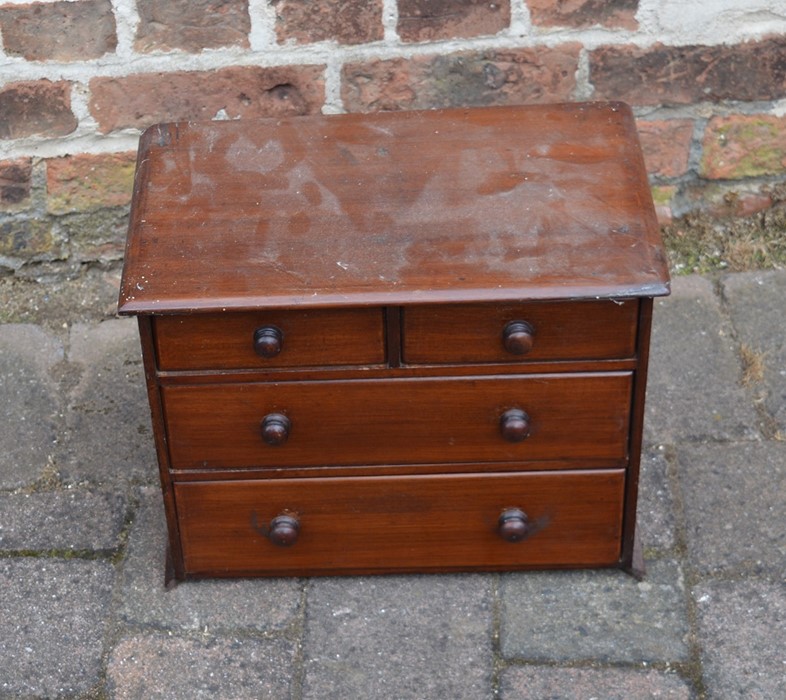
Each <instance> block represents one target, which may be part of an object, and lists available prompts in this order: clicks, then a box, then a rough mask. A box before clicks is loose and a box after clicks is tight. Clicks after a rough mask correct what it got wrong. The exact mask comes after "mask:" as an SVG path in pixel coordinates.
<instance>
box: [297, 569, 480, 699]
mask: <svg viewBox="0 0 786 700" xmlns="http://www.w3.org/2000/svg"><path fill="white" fill-rule="evenodd" d="M491 580H492V579H491V577H490V576H486V575H443V576H378V577H362V578H358V577H352V578H328V579H313V580H312V581H311V582H310V584H309V591H308V605H307V608H306V610H307V614H306V635H305V640H304V644H303V648H304V654H305V658H306V660H307V661H306V665H305V680H304V688H303V697H304V698H315V699H316V698H318V699H319V700H326V699H328V698H335V699H336V700H344V699H345V698H397V700H404V699H405V698H417V699H418V700H430V699H432V698H434V699H436V698H439V699H440V700H442V699H443V698H451V699H452V700H453V699H455V700H458V699H459V698H471V699H472V700H479V699H480V698H490V697H491V692H492V689H491V674H492V667H493V658H492V648H491V635H492V599H491V590H490V588H491Z"/></svg>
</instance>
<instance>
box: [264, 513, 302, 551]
mask: <svg viewBox="0 0 786 700" xmlns="http://www.w3.org/2000/svg"><path fill="white" fill-rule="evenodd" d="M299 534H300V521H299V520H298V519H297V518H296V517H295V516H293V515H277V516H276V517H275V518H273V519H272V520H271V521H270V530H269V531H268V535H267V536H268V539H269V540H270V541H271V542H272V543H273V544H274V545H276V546H278V547H291V546H292V545H293V544H295V542H296V541H297V536H298V535H299Z"/></svg>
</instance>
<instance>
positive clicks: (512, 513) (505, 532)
mask: <svg viewBox="0 0 786 700" xmlns="http://www.w3.org/2000/svg"><path fill="white" fill-rule="evenodd" d="M497 532H498V533H499V536H500V537H501V538H502V539H503V540H507V541H508V542H518V541H520V540H523V539H524V538H525V537H526V536H527V533H528V532H529V522H527V514H526V513H525V512H524V511H523V510H519V509H518V508H506V509H505V510H503V511H502V513H501V514H500V516H499V520H498V521H497Z"/></svg>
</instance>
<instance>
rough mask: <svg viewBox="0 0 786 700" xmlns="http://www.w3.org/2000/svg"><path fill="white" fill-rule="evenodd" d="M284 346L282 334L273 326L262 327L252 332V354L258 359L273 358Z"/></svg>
mask: <svg viewBox="0 0 786 700" xmlns="http://www.w3.org/2000/svg"><path fill="white" fill-rule="evenodd" d="M283 345H284V334H283V333H282V332H281V329H280V328H276V327H275V326H264V327H263V328H257V329H256V330H255V331H254V352H255V353H256V354H257V355H259V356H260V357H275V356H276V355H278V353H280V352H281V348H282V347H283Z"/></svg>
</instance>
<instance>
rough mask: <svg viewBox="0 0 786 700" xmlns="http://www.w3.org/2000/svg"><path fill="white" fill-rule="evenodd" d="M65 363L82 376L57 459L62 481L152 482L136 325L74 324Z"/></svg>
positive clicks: (72, 398) (151, 454) (151, 453)
mask: <svg viewBox="0 0 786 700" xmlns="http://www.w3.org/2000/svg"><path fill="white" fill-rule="evenodd" d="M68 359H69V362H70V363H72V364H74V365H77V366H79V367H80V368H81V370H82V371H81V377H80V380H79V382H78V384H77V385H76V386H75V387H74V388H73V390H72V391H71V393H70V396H69V403H68V409H67V413H66V427H67V432H66V437H65V441H64V443H65V444H64V445H63V449H62V451H61V452H60V454H59V455H58V466H59V469H60V475H61V478H62V479H63V481H64V482H66V483H79V482H82V481H89V482H91V483H96V484H116V483H121V484H122V483H125V482H128V481H131V480H136V481H140V480H141V481H148V482H151V483H153V482H154V481H155V480H156V479H157V467H156V457H155V449H154V447H153V438H152V429H151V424H150V412H149V408H148V403H147V395H146V391H145V379H144V371H143V368H142V357H141V351H140V348H139V339H138V334H137V329H136V323H135V322H134V320H133V319H122V320H120V319H113V320H109V321H104V322H103V323H99V324H95V325H88V324H81V323H80V324H75V325H74V326H73V327H72V328H71V335H70V351H69V354H68Z"/></svg>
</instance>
